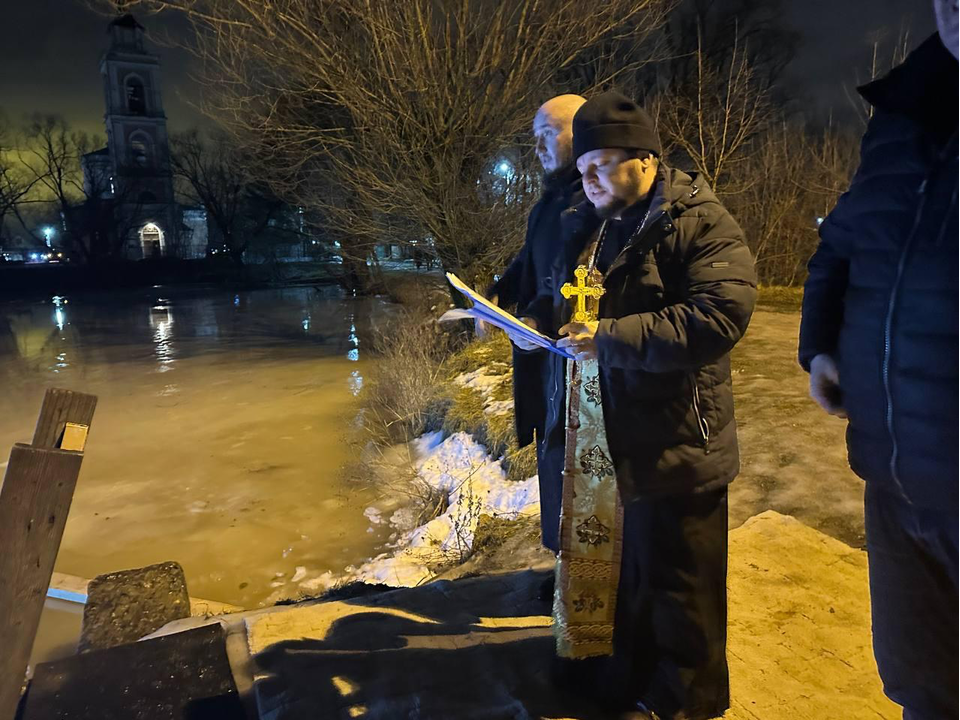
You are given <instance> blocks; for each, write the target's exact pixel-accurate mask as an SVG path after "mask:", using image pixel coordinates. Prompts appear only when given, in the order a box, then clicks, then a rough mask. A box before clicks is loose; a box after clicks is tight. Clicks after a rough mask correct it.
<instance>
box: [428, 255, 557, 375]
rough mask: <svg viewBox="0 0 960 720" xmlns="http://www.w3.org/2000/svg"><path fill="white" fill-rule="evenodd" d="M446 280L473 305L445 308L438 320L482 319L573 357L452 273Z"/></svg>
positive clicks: (553, 341) (553, 350)
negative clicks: (469, 306)
mask: <svg viewBox="0 0 960 720" xmlns="http://www.w3.org/2000/svg"><path fill="white" fill-rule="evenodd" d="M447 280H449V281H450V284H451V285H453V287H455V288H456V289H457V290H459V291H460V292H461V293H463V294H464V295H465V296H466V297H467V298H469V299H470V300H471V301H472V302H473V307H471V308H468V309H466V310H463V309H456V310H447V311H446V312H445V313H444V314H443V315H441V316H440V322H448V321H450V320H470V319H472V320H482V321H483V322H485V323H489V324H490V325H493V326H494V327H498V328H500V329H501V330H503V331H505V332H506V333H508V334H510V335H517V336H520V337H522V338H523V339H524V340H528V341H529V342H531V343H533V344H534V345H539V346H540V347H542V348H543V349H544V350H549V351H550V352H552V353H556V354H557V355H560V356H562V357H565V358H570V359H573V355H571V354H570V353H568V352H566V351H565V350H561V349H560V348H558V347H557V341H556V340H552V339H551V338H548V337H547V336H546V335H544V334H543V333H539V332H537V331H536V330H534V329H533V328H532V327H530V326H529V325H525V324H524V323H522V322H520V320H518V319H517V318H515V317H514V316H513V315H511V314H510V313H508V312H506V311H505V310H502V309H500V308H499V307H497V306H496V305H494V304H493V303H492V302H490V301H489V300H487V299H486V298H485V297H483V295H481V294H480V293H478V292H476V291H475V290H472V289H470V288H469V287H467V285H465V284H464V282H463V281H462V280H461V279H460V278H458V277H457V276H456V275H454V274H453V273H447Z"/></svg>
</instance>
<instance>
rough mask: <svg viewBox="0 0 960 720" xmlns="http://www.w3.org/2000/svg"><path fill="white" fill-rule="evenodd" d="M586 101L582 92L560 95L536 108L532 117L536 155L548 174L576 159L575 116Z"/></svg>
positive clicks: (561, 168)
mask: <svg viewBox="0 0 960 720" xmlns="http://www.w3.org/2000/svg"><path fill="white" fill-rule="evenodd" d="M585 102H586V99H585V98H582V97H580V96H579V95H558V96H557V97H554V98H550V99H549V100H547V101H546V102H545V103H544V104H543V105H541V106H540V109H539V110H537V114H536V117H534V119H533V137H534V140H535V142H536V148H537V157H538V158H539V159H540V164H541V165H543V171H544V172H545V173H546V174H547V176H550V175H553V174H554V173H556V172H558V171H560V170H563V169H564V168H565V167H566V166H568V165H570V164H571V163H572V162H573V116H574V115H576V114H577V110H579V109H580V106H581V105H583V104H584V103H585Z"/></svg>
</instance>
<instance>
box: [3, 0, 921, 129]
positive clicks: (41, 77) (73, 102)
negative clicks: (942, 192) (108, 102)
mask: <svg viewBox="0 0 960 720" xmlns="http://www.w3.org/2000/svg"><path fill="white" fill-rule="evenodd" d="M3 5H4V10H3V13H2V15H0V17H2V18H3V21H4V26H5V30H4V32H3V38H2V41H0V108H2V110H3V112H5V114H6V115H7V116H8V118H9V119H10V120H12V121H14V122H17V123H19V121H20V120H21V119H22V118H23V116H24V115H25V114H28V113H31V112H37V111H39V112H43V113H59V114H62V115H64V116H65V117H66V118H67V119H68V120H69V121H70V123H71V124H72V125H74V126H75V127H77V128H80V129H83V130H86V131H88V132H95V133H100V134H102V133H103V125H102V117H103V95H102V92H103V91H102V88H101V84H100V74H99V71H98V58H99V56H100V53H101V52H102V51H103V49H104V47H105V44H106V41H107V37H106V25H107V20H106V19H105V18H103V17H102V16H100V15H97V14H96V13H95V12H93V11H92V10H90V9H88V8H87V7H86V6H85V5H84V4H82V0H4V2H3ZM585 5H586V4H585ZM785 6H786V8H787V17H786V18H785V24H786V25H787V26H788V27H791V28H793V29H794V30H796V31H797V32H799V33H800V35H801V46H800V49H799V53H798V56H797V58H796V60H795V61H794V62H793V64H792V66H791V67H790V69H789V71H788V74H787V78H786V81H787V82H790V83H791V84H794V85H795V90H796V94H798V95H800V96H802V97H804V98H805V99H806V100H805V102H806V103H809V105H810V106H811V111H812V114H816V113H818V112H819V113H823V112H824V111H825V110H826V109H833V111H834V115H835V116H836V117H841V118H843V117H850V112H851V111H850V106H849V102H848V100H847V98H846V95H845V93H844V89H843V88H844V83H845V84H846V85H847V86H848V87H849V88H852V87H853V85H854V84H855V77H856V73H855V68H856V67H857V66H859V67H860V68H861V77H862V76H863V73H864V72H865V70H866V64H867V62H868V59H869V54H870V50H869V47H870V41H869V38H870V37H871V36H872V35H873V34H875V33H877V32H878V31H880V32H884V33H885V34H886V35H887V37H888V38H890V39H891V40H892V39H895V38H896V36H897V35H898V34H899V32H900V30H901V28H909V29H910V41H911V42H910V44H911V47H913V46H916V45H917V44H919V43H920V41H922V40H923V39H924V38H926V37H927V36H928V35H929V34H930V33H932V32H934V31H935V29H936V27H935V21H934V17H933V8H932V2H929V1H924V0H788V2H786V3H785ZM141 20H142V21H143V23H144V24H145V25H146V27H147V30H148V31H149V30H150V29H151V28H158V27H159V29H160V30H162V31H166V32H171V33H174V34H175V33H177V32H183V31H184V30H185V26H184V24H183V23H182V22H178V21H176V19H175V18H171V19H166V20H164V19H162V18H157V17H149V18H141ZM154 49H155V50H157V51H158V52H159V53H160V55H161V58H162V62H163V83H164V103H165V106H166V111H167V116H168V118H169V125H170V129H171V130H172V131H177V130H183V129H185V128H187V127H190V126H192V125H195V124H198V123H200V122H203V119H202V116H201V115H200V113H199V112H198V111H197V110H196V109H195V108H194V107H192V106H191V103H192V102H196V100H197V96H198V87H197V85H196V83H195V82H194V81H193V80H192V79H191V77H190V64H191V58H190V56H189V55H188V54H186V53H185V52H183V51H180V50H176V49H173V48H164V47H161V48H156V47H154Z"/></svg>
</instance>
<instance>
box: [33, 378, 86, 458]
mask: <svg viewBox="0 0 960 720" xmlns="http://www.w3.org/2000/svg"><path fill="white" fill-rule="evenodd" d="M96 407H97V397H96V395H85V394H83V393H78V392H74V391H73V390H61V389H59V388H51V389H50V390H47V394H46V395H44V398H43V405H42V406H41V407H40V417H39V418H38V419H37V429H36V430H35V431H34V434H33V446H34V447H41V448H57V447H60V441H61V439H62V438H63V431H64V428H65V427H66V425H67V423H68V422H69V423H75V424H77V425H86V426H88V427H89V426H90V423H91V422H92V420H93V411H94V410H95V409H96Z"/></svg>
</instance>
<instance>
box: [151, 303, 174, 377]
mask: <svg viewBox="0 0 960 720" xmlns="http://www.w3.org/2000/svg"><path fill="white" fill-rule="evenodd" d="M164 300H165V299H164V298H160V301H161V302H163V301H164ZM150 327H152V328H153V343H154V346H155V349H154V354H155V355H156V358H157V360H158V362H159V363H160V366H159V367H158V368H157V371H158V372H167V371H168V370H171V369H172V368H171V367H170V366H171V365H172V364H173V363H174V360H175V359H176V350H175V349H174V347H173V312H172V311H171V308H170V306H169V305H155V306H153V307H152V308H150Z"/></svg>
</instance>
